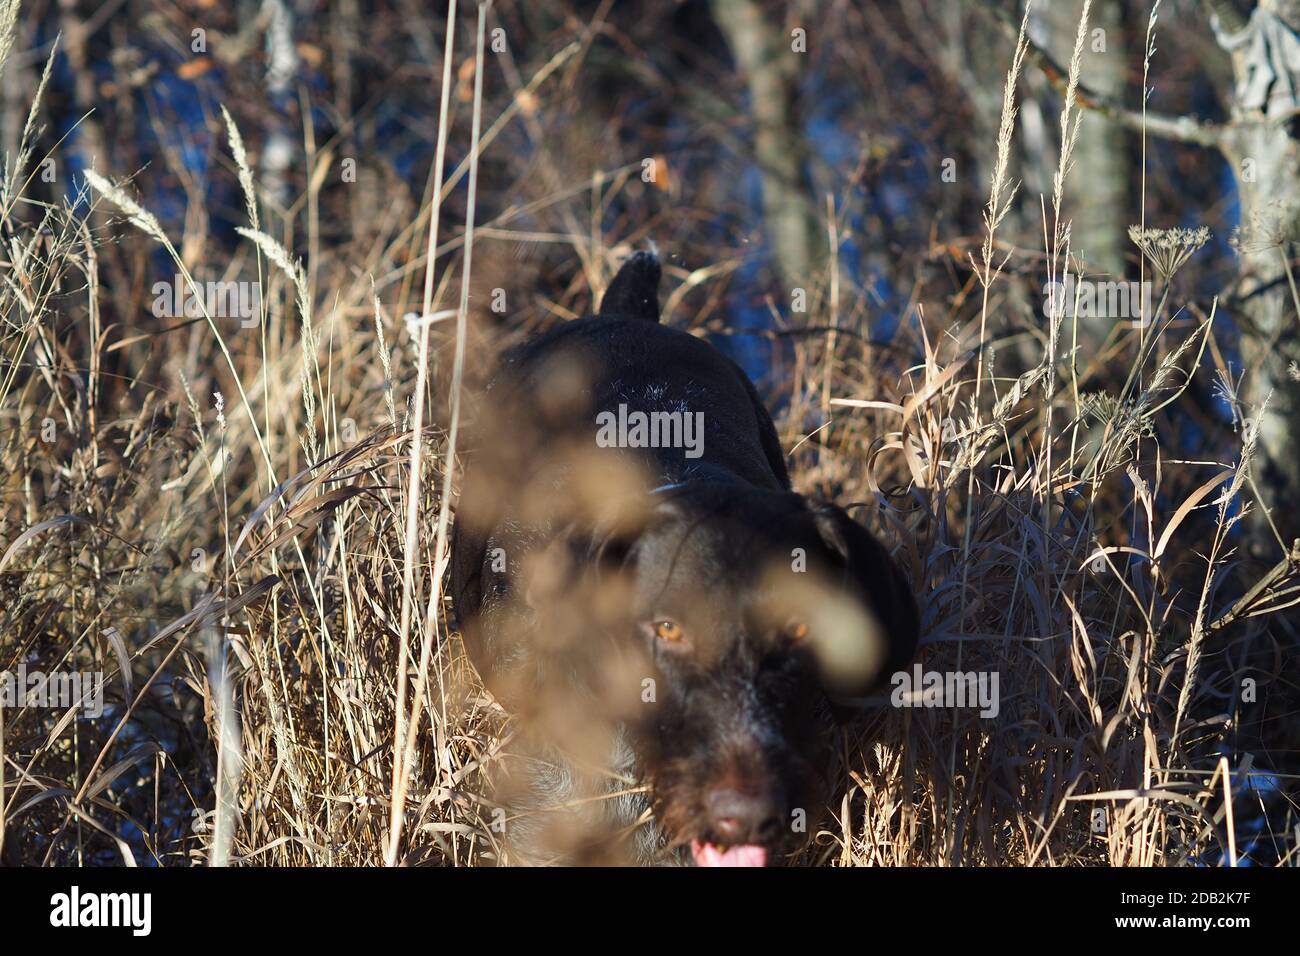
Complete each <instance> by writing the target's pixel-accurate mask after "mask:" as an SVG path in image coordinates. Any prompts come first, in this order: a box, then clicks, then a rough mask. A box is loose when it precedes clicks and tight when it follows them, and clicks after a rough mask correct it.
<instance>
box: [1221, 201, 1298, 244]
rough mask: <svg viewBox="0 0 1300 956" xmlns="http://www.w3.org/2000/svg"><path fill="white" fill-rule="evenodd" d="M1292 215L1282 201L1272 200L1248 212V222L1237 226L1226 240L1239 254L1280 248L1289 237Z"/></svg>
mask: <svg viewBox="0 0 1300 956" xmlns="http://www.w3.org/2000/svg"><path fill="white" fill-rule="evenodd" d="M1293 218H1294V215H1293V214H1291V213H1289V211H1288V209H1287V208H1286V207H1284V206H1283V204H1282V203H1280V202H1278V201H1276V200H1274V201H1273V202H1270V203H1266V204H1265V205H1264V206H1263V208H1261V209H1257V210H1255V211H1254V212H1252V213H1251V214H1250V223H1249V224H1248V225H1244V226H1238V227H1237V228H1236V229H1234V230H1233V231H1232V238H1231V239H1229V240H1228V241H1229V242H1230V243H1231V244H1232V248H1234V249H1236V250H1237V253H1238V254H1239V255H1251V254H1253V253H1259V252H1267V251H1268V250H1269V249H1280V248H1281V247H1282V245H1283V244H1284V243H1286V242H1287V241H1288V240H1289V239H1290V238H1291V236H1290V232H1291V225H1290V224H1291V222H1292V220H1293Z"/></svg>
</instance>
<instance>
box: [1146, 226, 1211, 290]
mask: <svg viewBox="0 0 1300 956" xmlns="http://www.w3.org/2000/svg"><path fill="white" fill-rule="evenodd" d="M1128 237H1129V238H1130V239H1132V240H1133V242H1134V244H1135V245H1136V246H1137V247H1138V248H1139V249H1141V250H1142V254H1143V255H1144V256H1146V257H1147V258H1148V259H1150V260H1151V263H1152V265H1154V266H1155V267H1156V271H1157V272H1158V273H1160V277H1161V278H1162V279H1170V278H1172V277H1173V274H1174V273H1175V272H1177V271H1178V270H1179V269H1181V268H1182V267H1183V263H1185V262H1186V261H1187V260H1188V259H1190V258H1191V257H1192V256H1194V255H1196V253H1197V251H1198V250H1199V249H1200V248H1201V246H1203V245H1205V244H1206V243H1207V242H1209V241H1210V230H1209V229H1208V228H1206V227H1205V226H1197V227H1196V228H1195V229H1143V228H1142V227H1141V226H1129V227H1128Z"/></svg>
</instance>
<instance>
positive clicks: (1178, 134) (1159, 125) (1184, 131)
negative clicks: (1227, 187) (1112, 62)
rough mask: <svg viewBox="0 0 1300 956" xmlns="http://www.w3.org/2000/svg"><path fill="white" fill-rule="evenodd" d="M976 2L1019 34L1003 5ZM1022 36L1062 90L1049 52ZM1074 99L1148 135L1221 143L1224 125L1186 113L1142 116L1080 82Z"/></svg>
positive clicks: (1063, 74) (1063, 80) (1063, 81)
mask: <svg viewBox="0 0 1300 956" xmlns="http://www.w3.org/2000/svg"><path fill="white" fill-rule="evenodd" d="M978 6H979V8H980V9H981V10H983V11H985V12H986V13H988V14H989V15H990V16H992V17H993V18H994V19H995V20H997V22H998V23H999V24H1001V26H1002V28H1003V29H1004V30H1006V31H1007V33H1008V34H1009V35H1011V36H1017V35H1019V32H1020V24H1019V23H1018V22H1017V21H1016V19H1015V16H1014V15H1013V14H1012V13H1011V12H1010V11H1008V10H1005V9H1003V8H1002V7H1001V6H999V5H998V4H997V3H996V2H994V0H982V2H981V3H979V4H978ZM1026 40H1027V42H1028V44H1029V50H1028V53H1027V55H1026V58H1027V59H1028V60H1030V61H1031V62H1032V63H1033V64H1034V65H1035V66H1036V67H1038V69H1039V70H1040V71H1042V73H1043V75H1044V76H1046V77H1047V79H1048V81H1049V82H1050V83H1051V84H1052V85H1053V86H1054V87H1056V88H1057V90H1058V91H1059V92H1061V93H1062V94H1064V93H1065V91H1066V87H1067V85H1068V74H1067V71H1066V70H1065V69H1064V68H1063V67H1061V66H1060V64H1058V63H1057V62H1056V60H1054V59H1053V58H1052V56H1051V54H1050V53H1048V52H1047V51H1046V50H1044V49H1043V48H1042V47H1040V46H1039V45H1038V44H1036V43H1035V42H1034V41H1033V40H1032V39H1030V38H1028V37H1026ZM1075 100H1076V101H1077V102H1078V104H1079V105H1080V106H1082V107H1084V108H1085V109H1088V110H1091V111H1093V112H1094V113H1100V114H1101V115H1103V116H1105V117H1107V118H1108V119H1111V120H1113V121H1114V122H1116V123H1119V124H1120V125H1121V126H1124V127H1126V128H1128V129H1132V130H1136V131H1138V132H1141V131H1142V129H1144V128H1145V129H1146V131H1147V132H1148V133H1151V134H1152V135H1155V136H1159V137H1161V138H1162V139H1171V140H1176V141H1178V142H1182V143H1195V144H1197V145H1198V146H1212V147H1216V148H1217V147H1219V146H1220V145H1221V144H1222V142H1223V138H1224V135H1225V133H1226V131H1227V129H1228V127H1226V126H1223V125H1220V124H1215V123H1202V122H1201V121H1200V120H1197V119H1193V118H1192V117H1190V116H1174V115H1172V114H1169V113H1152V112H1149V111H1148V112H1147V113H1146V115H1145V116H1143V114H1142V111H1141V110H1132V109H1129V108H1128V107H1127V106H1124V105H1123V104H1122V103H1120V102H1119V101H1117V100H1115V99H1114V98H1112V97H1110V96H1106V95H1105V94H1103V93H1098V92H1097V91H1096V90H1093V89H1091V88H1089V87H1087V86H1085V85H1084V84H1082V83H1080V84H1079V85H1078V88H1077V89H1076V91H1075ZM1234 125H1235V124H1234Z"/></svg>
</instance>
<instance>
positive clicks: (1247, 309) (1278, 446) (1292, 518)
mask: <svg viewBox="0 0 1300 956" xmlns="http://www.w3.org/2000/svg"><path fill="white" fill-rule="evenodd" d="M1207 6H1209V7H1210V8H1211V12H1212V14H1213V15H1212V18H1211V19H1212V26H1213V28H1214V32H1215V37H1216V39H1217V40H1218V42H1219V45H1220V46H1221V47H1223V49H1224V50H1226V51H1227V52H1228V54H1229V55H1230V56H1231V58H1232V67H1233V75H1234V78H1235V85H1234V88H1233V91H1232V98H1231V104H1232V120H1233V121H1232V123H1230V124H1229V125H1228V126H1227V127H1226V128H1225V130H1224V134H1223V141H1222V144H1221V148H1222V150H1223V153H1224V155H1225V156H1226V157H1227V159H1228V162H1229V163H1230V164H1231V165H1232V170H1233V174H1234V175H1235V176H1236V179H1237V188H1238V192H1239V195H1240V201H1241V222H1242V227H1243V228H1242V232H1241V235H1240V241H1239V242H1238V243H1237V245H1238V252H1239V254H1240V257H1241V259H1240V276H1241V283H1240V288H1239V291H1240V297H1241V305H1240V308H1239V310H1238V317H1239V324H1240V327H1241V328H1240V334H1241V352H1242V362H1243V365H1244V371H1245V373H1246V378H1245V381H1244V383H1243V391H1244V398H1245V399H1246V401H1247V402H1248V403H1250V404H1251V405H1252V406H1256V407H1257V406H1258V405H1259V404H1260V403H1262V402H1263V401H1264V400H1265V399H1267V400H1268V411H1267V412H1266V413H1265V414H1264V416H1263V417H1262V418H1261V420H1260V426H1259V427H1260V431H1259V445H1260V458H1259V459H1258V460H1257V467H1256V473H1257V474H1258V475H1260V476H1261V477H1262V478H1263V483H1264V485H1265V486H1266V488H1267V490H1266V492H1265V494H1266V496H1267V497H1269V498H1271V500H1270V502H1269V504H1270V505H1271V506H1272V518H1273V522H1274V524H1275V525H1276V526H1277V528H1278V530H1279V532H1280V533H1281V535H1282V538H1283V541H1284V542H1286V543H1288V544H1289V543H1290V542H1291V541H1292V540H1293V539H1294V538H1296V537H1298V536H1300V445H1298V444H1297V436H1298V435H1300V381H1297V378H1296V375H1295V368H1296V365H1295V363H1297V362H1300V311H1297V305H1296V301H1295V296H1294V295H1293V291H1292V287H1291V284H1290V281H1291V280H1290V278H1289V277H1288V265H1289V261H1290V252H1291V245H1292V242H1293V241H1294V240H1296V239H1297V238H1300V140H1297V138H1296V137H1297V132H1300V128H1298V127H1297V124H1298V123H1300V112H1298V111H1300V36H1297V33H1296V27H1297V26H1300V4H1298V3H1296V2H1295V0H1263V2H1261V3H1260V4H1259V5H1258V6H1257V7H1256V8H1255V10H1254V11H1253V12H1252V13H1251V16H1250V19H1249V20H1248V21H1245V22H1242V20H1241V18H1240V17H1237V16H1234V11H1232V10H1229V9H1227V7H1226V5H1224V4H1207ZM1291 271H1294V269H1293V268H1292V270H1291ZM1248 414H1249V413H1248ZM1261 517H1262V516H1261ZM1260 526H1261V527H1264V528H1266V524H1264V523H1263V522H1262V521H1261V522H1260Z"/></svg>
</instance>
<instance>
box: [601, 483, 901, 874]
mask: <svg viewBox="0 0 1300 956" xmlns="http://www.w3.org/2000/svg"><path fill="white" fill-rule="evenodd" d="M654 497H655V498H656V499H658V500H655V501H654V502H653V504H652V507H651V508H650V509H649V510H648V512H647V513H646V515H645V517H644V520H643V521H641V522H640V523H639V525H638V526H637V528H636V529H635V531H634V532H631V533H624V534H621V535H618V536H616V539H615V540H614V541H612V542H606V543H605V547H604V548H602V560H601V563H602V565H603V566H604V567H605V568H607V569H608V568H609V567H610V566H611V564H612V565H615V566H616V567H617V569H618V571H619V572H620V573H621V575H622V577H623V580H624V582H625V587H626V589H627V590H626V591H625V593H626V595H627V598H626V611H627V615H626V617H627V619H626V621H625V622H624V625H623V627H624V628H625V629H626V633H625V634H624V636H623V639H624V640H626V641H628V642H630V645H631V647H632V648H633V649H634V650H635V651H636V654H635V659H637V660H639V661H641V662H643V666H644V667H645V669H646V670H647V671H648V673H647V674H646V675H645V676H644V677H643V679H642V680H641V681H640V682H639V685H638V689H639V691H640V696H639V701H638V706H637V707H636V708H633V709H632V713H631V716H630V717H629V718H628V719H627V724H628V726H629V728H630V731H631V733H632V736H633V739H634V740H635V742H636V750H637V752H638V755H639V757H640V760H641V763H642V770H643V771H644V773H645V775H646V776H647V777H648V779H649V780H650V782H651V785H652V802H653V805H654V808H655V815H656V818H657V819H658V821H659V823H660V825H661V826H662V827H663V829H664V830H665V831H666V833H667V835H668V838H669V840H670V842H671V843H673V844H675V845H683V844H689V845H690V846H691V849H692V852H693V855H694V858H695V861H696V862H697V863H699V864H701V865H723V866H726V865H737V866H743V865H762V864H765V863H766V862H767V861H768V860H769V859H771V858H772V857H774V856H776V855H783V854H786V853H789V852H791V851H794V850H797V849H798V848H799V847H801V846H802V845H804V843H806V842H807V840H808V838H809V836H810V834H811V833H812V832H813V829H814V827H815V826H816V823H817V818H818V815H819V808H821V807H822V806H824V803H825V799H826V796H827V786H828V783H829V781H828V780H827V775H828V773H829V770H830V768H831V766H832V763H833V761H832V759H831V745H832V741H833V735H834V727H835V722H834V719H833V714H834V711H835V709H836V707H837V705H840V704H842V703H843V702H844V700H845V699H846V698H852V697H856V696H861V695H863V694H866V693H868V692H869V691H871V690H873V689H874V688H875V687H877V685H878V684H880V683H881V682H882V680H884V679H885V678H886V677H887V675H888V674H889V673H891V672H892V671H894V670H896V669H898V668H900V667H903V666H905V665H906V663H907V661H908V660H909V659H910V658H911V656H912V653H913V651H914V649H915V645H916V641H917V629H918V621H917V611H916V606H915V602H914V600H913V597H912V592H911V590H910V588H909V586H908V583H907V581H906V579H905V578H904V577H903V575H902V574H901V572H900V571H899V570H898V567H897V565H896V564H895V563H894V561H893V560H892V559H891V557H890V556H889V554H888V552H886V551H885V550H884V548H883V547H882V546H881V545H880V544H879V543H878V542H877V541H876V540H875V539H874V538H872V536H871V535H870V534H869V533H868V532H867V531H866V530H865V529H863V528H862V527H861V526H860V525H859V524H857V523H856V522H854V521H853V520H852V519H851V518H849V516H848V515H847V514H845V512H844V511H842V510H841V509H839V508H837V507H835V506H832V505H818V504H815V503H811V502H809V501H807V500H806V499H804V498H802V497H800V496H799V495H795V494H790V493H784V492H777V491H764V490H761V489H750V488H737V487H736V486H735V485H730V484H728V485H722V484H717V485H714V484H710V483H698V484H690V485H686V486H682V487H680V488H677V489H673V490H670V491H667V492H664V493H661V494H659V495H656V496H654Z"/></svg>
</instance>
